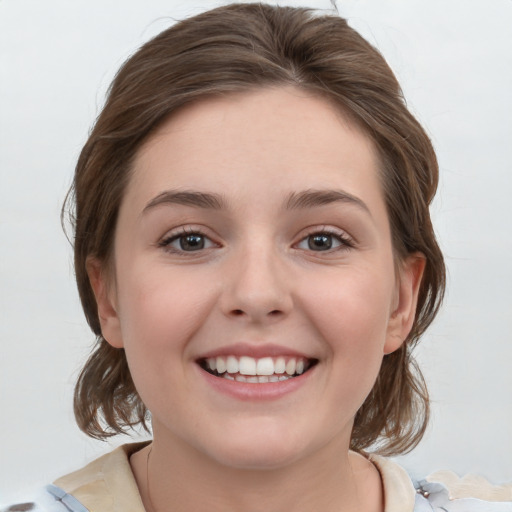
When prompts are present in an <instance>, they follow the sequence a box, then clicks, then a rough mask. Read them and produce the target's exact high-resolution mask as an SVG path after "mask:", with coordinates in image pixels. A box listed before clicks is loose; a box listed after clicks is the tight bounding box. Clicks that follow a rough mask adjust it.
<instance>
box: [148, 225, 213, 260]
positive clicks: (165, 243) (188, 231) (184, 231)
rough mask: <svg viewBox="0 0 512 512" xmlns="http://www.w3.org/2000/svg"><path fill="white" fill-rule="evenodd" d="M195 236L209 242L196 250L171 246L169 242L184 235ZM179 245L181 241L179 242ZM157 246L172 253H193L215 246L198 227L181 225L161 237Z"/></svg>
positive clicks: (182, 237) (177, 239)
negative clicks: (175, 230)
mask: <svg viewBox="0 0 512 512" xmlns="http://www.w3.org/2000/svg"><path fill="white" fill-rule="evenodd" d="M192 236H197V237H200V238H201V239H202V240H203V243H209V244H210V245H209V246H208V247H200V248H199V249H198V250H195V251H194V250H192V251H187V250H185V249H183V248H177V247H173V246H172V245H171V244H172V243H173V242H176V241H180V239H182V240H183V239H185V238H186V237H192ZM180 245H181V243H180ZM158 246H159V247H162V248H163V249H164V250H165V251H167V252H171V253H174V254H186V253H194V252H202V251H203V250H204V249H209V248H211V247H213V246H217V247H218V244H216V243H215V242H213V241H212V240H211V238H210V237H209V236H208V235H206V234H205V233H203V232H202V231H201V230H200V229H194V228H187V227H181V228H179V231H177V232H174V233H171V234H170V235H169V236H166V237H165V238H163V239H162V240H161V241H160V242H159V243H158Z"/></svg>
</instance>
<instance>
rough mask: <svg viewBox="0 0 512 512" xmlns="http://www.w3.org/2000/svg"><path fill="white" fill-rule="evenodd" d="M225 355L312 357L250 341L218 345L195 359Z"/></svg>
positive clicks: (276, 346)
mask: <svg viewBox="0 0 512 512" xmlns="http://www.w3.org/2000/svg"><path fill="white" fill-rule="evenodd" d="M223 356H224V357H227V356H235V357H242V356H249V357H253V358H254V359H261V358H263V357H279V356H281V357H296V358H304V359H314V357H313V356H311V355H307V354H304V353H303V352H300V351H298V350H296V349H293V348H290V347H284V346H281V345H275V344H256V345H255V344H251V343H235V344H232V345H226V346H223V347H219V348H216V349H213V350H210V351H208V352H204V353H202V354H201V355H200V356H199V357H198V358H197V359H198V360H201V359H209V358H212V357H223Z"/></svg>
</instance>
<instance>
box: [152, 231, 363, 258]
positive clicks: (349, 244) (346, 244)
mask: <svg viewBox="0 0 512 512" xmlns="http://www.w3.org/2000/svg"><path fill="white" fill-rule="evenodd" d="M191 236H196V237H198V238H201V239H202V243H203V246H201V247H199V249H197V250H189V251H187V250H185V249H184V248H183V246H182V244H181V242H180V246H181V247H180V248H177V247H173V246H172V244H173V243H174V242H179V241H180V240H182V241H183V239H185V238H186V237H191ZM313 237H328V238H329V239H330V240H331V246H330V247H327V248H326V249H323V250H322V249H320V250H318V251H315V250H313V249H312V248H311V239H312V238H313ZM333 239H334V240H336V241H337V245H336V246H335V247H332V240H333ZM302 243H307V248H306V247H302V248H301V247H300V244H302ZM204 244H207V245H208V246H207V247H205V246H204ZM158 246H159V247H161V248H163V249H164V250H165V251H167V252H171V253H174V254H181V255H184V254H186V253H194V252H198V253H199V252H202V251H204V250H205V249H210V248H211V247H214V246H217V247H219V245H218V244H216V243H215V242H213V241H212V240H211V238H210V237H209V236H208V235H206V234H205V233H203V232H202V231H201V230H200V229H194V228H187V227H181V228H179V231H178V232H174V233H172V234H170V235H169V236H167V237H165V238H164V239H162V240H161V241H160V242H159V243H158ZM295 247H296V248H298V249H300V250H306V251H310V252H325V253H332V252H336V251H343V250H348V249H352V248H353V247H354V241H353V239H352V238H350V237H349V236H348V235H346V234H345V233H341V232H339V231H335V230H333V229H328V228H322V229H318V230H317V229H314V230H311V231H310V232H309V233H308V234H307V235H306V236H305V237H303V238H301V239H300V241H299V242H298V243H297V244H295Z"/></svg>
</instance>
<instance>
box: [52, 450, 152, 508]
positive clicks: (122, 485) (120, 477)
mask: <svg viewBox="0 0 512 512" xmlns="http://www.w3.org/2000/svg"><path fill="white" fill-rule="evenodd" d="M146 444H147V443H134V444H126V445H123V446H120V447H119V448H116V449H115V450H113V451H112V452H110V453H107V454H106V455H103V456H102V457H100V458H98V459H96V460H94V461H92V462H91V463H89V464H88V465H87V466H85V467H83V468H82V469H79V470H78V471H74V472H73V473H70V474H68V475H65V476H63V477H61V478H59V479H57V480H56V481H55V482H54V484H55V485H56V486H58V488H61V489H62V490H63V491H64V492H66V493H67V494H69V495H71V496H73V497H75V498H76V499H77V500H79V501H80V503H82V504H83V505H84V506H85V507H86V509H88V510H91V511H98V512H109V511H111V510H123V511H126V512H144V506H143V504H142V500H141V497H140V494H139V490H138V487H137V483H136V481H135V477H134V476H133V472H132V470H131V466H130V461H129V459H130V455H131V454H132V453H134V452H136V451H138V450H140V449H141V448H142V447H144V446H145V445H146Z"/></svg>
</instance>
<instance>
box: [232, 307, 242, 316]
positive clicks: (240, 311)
mask: <svg viewBox="0 0 512 512" xmlns="http://www.w3.org/2000/svg"><path fill="white" fill-rule="evenodd" d="M243 314H244V312H243V311H242V310H241V309H234V310H233V315H235V316H242V315H243Z"/></svg>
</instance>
